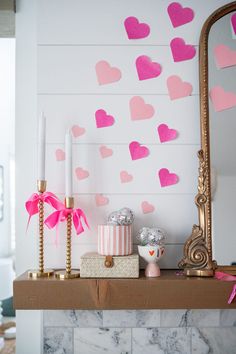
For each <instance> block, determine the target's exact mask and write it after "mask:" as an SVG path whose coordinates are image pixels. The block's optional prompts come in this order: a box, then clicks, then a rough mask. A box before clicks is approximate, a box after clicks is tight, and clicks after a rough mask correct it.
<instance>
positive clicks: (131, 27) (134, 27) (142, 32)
mask: <svg viewBox="0 0 236 354" xmlns="http://www.w3.org/2000/svg"><path fill="white" fill-rule="evenodd" d="M124 25H125V30H126V33H127V36H128V38H129V39H141V38H145V37H147V36H148V35H149V33H150V27H149V26H148V25H147V24H146V23H140V22H139V20H138V19H137V18H136V17H127V18H126V20H125V21H124Z"/></svg>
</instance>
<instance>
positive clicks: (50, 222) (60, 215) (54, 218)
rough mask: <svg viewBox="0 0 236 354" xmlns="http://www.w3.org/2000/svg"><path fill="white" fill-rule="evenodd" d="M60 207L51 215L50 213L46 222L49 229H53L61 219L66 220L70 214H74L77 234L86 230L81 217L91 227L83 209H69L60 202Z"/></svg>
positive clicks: (73, 218)
mask: <svg viewBox="0 0 236 354" xmlns="http://www.w3.org/2000/svg"><path fill="white" fill-rule="evenodd" d="M58 209H59V210H56V211H54V212H53V213H52V214H51V215H49V216H48V217H47V219H46V220H45V222H44V223H45V224H46V225H47V227H48V228H49V229H53V228H54V227H55V226H56V225H58V224H59V223H60V222H61V221H65V220H66V219H67V216H68V215H69V214H72V221H73V224H74V227H75V230H76V233H77V235H79V234H81V233H82V232H84V228H83V224H82V221H81V219H83V221H84V223H85V225H86V226H87V227H88V228H89V225H88V222H87V219H86V216H85V214H84V212H83V210H82V209H67V208H66V207H65V206H64V204H62V203H60V207H59V208H58Z"/></svg>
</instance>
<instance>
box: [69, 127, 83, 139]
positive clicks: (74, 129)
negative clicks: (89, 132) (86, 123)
mask: <svg viewBox="0 0 236 354" xmlns="http://www.w3.org/2000/svg"><path fill="white" fill-rule="evenodd" d="M71 131H72V134H73V136H74V138H78V137H79V136H81V135H83V134H84V133H85V129H84V128H81V127H79V126H78V125H73V127H72V128H71Z"/></svg>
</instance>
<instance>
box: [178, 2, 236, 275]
mask: <svg viewBox="0 0 236 354" xmlns="http://www.w3.org/2000/svg"><path fill="white" fill-rule="evenodd" d="M233 11H236V1H234V2H232V3H230V4H227V5H225V6H223V7H221V8H219V9H218V10H216V11H215V12H214V13H213V14H212V15H211V16H210V17H209V18H208V19H207V20H206V22H205V24H204V26H203V28H202V31H201V36H200V42H199V82H200V127H201V150H200V151H199V152H198V157H199V177H198V194H197V195H196V197H195V204H196V206H197V208H198V218H199V225H193V228H192V233H191V235H190V236H189V238H188V239H187V241H186V242H185V245H184V251H183V253H184V256H183V258H182V260H181V261H180V262H179V267H180V268H184V272H185V274H186V275H188V276H213V275H214V270H215V269H216V267H217V264H216V261H214V260H212V220H211V217H212V215H211V213H212V211H211V165H210V134H209V100H208V92H209V83H208V38H209V32H210V29H211V27H212V25H213V24H214V23H215V22H216V21H217V20H219V19H220V18H221V17H223V16H225V15H226V14H228V13H230V12H233Z"/></svg>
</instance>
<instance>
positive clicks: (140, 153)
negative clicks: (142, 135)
mask: <svg viewBox="0 0 236 354" xmlns="http://www.w3.org/2000/svg"><path fill="white" fill-rule="evenodd" d="M129 151H130V155H131V158H132V160H138V159H143V158H144V157H147V156H148V155H149V149H148V148H147V147H146V146H143V145H140V144H139V142H137V141H132V143H130V144H129Z"/></svg>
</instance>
